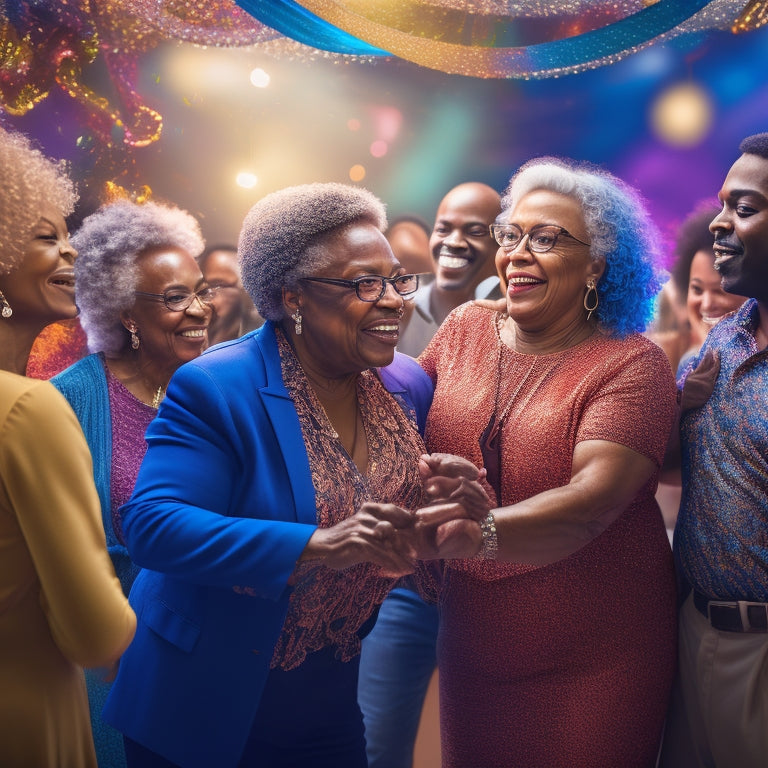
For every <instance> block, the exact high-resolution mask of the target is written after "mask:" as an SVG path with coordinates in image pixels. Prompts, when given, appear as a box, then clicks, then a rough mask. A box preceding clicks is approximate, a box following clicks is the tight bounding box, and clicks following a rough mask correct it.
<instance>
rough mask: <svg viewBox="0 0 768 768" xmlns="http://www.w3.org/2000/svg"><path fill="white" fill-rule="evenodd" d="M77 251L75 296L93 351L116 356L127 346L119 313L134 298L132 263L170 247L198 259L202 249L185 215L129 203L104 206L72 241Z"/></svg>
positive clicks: (194, 223)
mask: <svg viewBox="0 0 768 768" xmlns="http://www.w3.org/2000/svg"><path fill="white" fill-rule="evenodd" d="M72 244H73V245H74V246H75V248H77V251H78V258H77V261H75V298H76V300H77V305H78V307H79V308H80V324H81V325H82V327H83V330H84V331H85V333H86V335H87V337H88V349H89V350H90V351H91V352H105V353H107V354H118V353H119V352H121V351H122V350H123V349H124V347H125V345H126V344H127V343H128V339H129V336H128V332H127V331H126V330H125V328H124V327H123V324H122V322H121V321H120V313H121V312H123V311H124V310H127V309H130V308H131V307H132V306H133V303H134V301H135V299H136V296H135V291H136V284H137V282H138V279H139V273H138V268H137V266H136V261H137V259H138V257H139V256H141V255H142V254H143V253H145V252H146V251H148V250H150V249H151V248H157V247H174V248H181V249H183V250H185V251H187V252H188V253H189V254H190V255H192V256H194V257H197V256H198V255H199V254H200V253H201V252H202V250H203V248H204V247H205V241H204V240H203V236H202V234H201V233H200V225H199V224H198V222H197V221H196V220H195V218H194V217H193V216H192V215H191V214H189V213H187V212H186V211H183V210H181V209H180V208H176V207H174V206H168V205H163V204H160V203H143V204H141V205H139V204H137V203H132V202H130V201H128V200H120V201H118V202H115V203H110V204H108V205H103V206H102V207H101V208H99V209H98V210H97V211H96V212H95V213H92V214H91V215H90V216H87V217H86V218H85V219H84V220H83V223H82V225H81V227H80V228H79V229H78V230H77V232H76V233H75V234H74V236H73V237H72Z"/></svg>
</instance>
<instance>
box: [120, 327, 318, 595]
mask: <svg viewBox="0 0 768 768" xmlns="http://www.w3.org/2000/svg"><path fill="white" fill-rule="evenodd" d="M147 444H148V449H147V454H146V456H145V458H144V461H143V463H142V466H141V469H140V471H139V475H138V478H137V482H136V487H135V489H134V493H133V495H132V497H131V499H130V500H129V501H128V503H127V504H125V505H124V506H123V507H122V508H121V514H122V518H123V530H124V533H125V539H126V542H127V545H128V550H129V552H130V554H131V557H132V558H133V560H134V561H135V562H136V563H137V564H138V565H140V566H141V567H143V568H147V569H151V570H153V571H158V572H161V573H164V574H167V575H169V576H172V577H175V578H176V579H180V580H185V581H190V582H194V583H196V584H200V585H205V586H209V587H229V588H245V589H247V590H248V591H249V592H251V593H252V594H255V595H258V596H260V597H267V598H271V599H273V600H277V599H279V598H280V597H281V596H282V595H283V592H284V590H285V588H286V584H287V581H288V578H289V576H290V575H291V573H292V571H293V570H294V567H295V564H296V560H297V559H298V557H299V556H300V554H301V552H302V551H303V549H304V547H305V546H306V543H307V541H308V539H309V537H310V536H311V535H312V533H313V532H314V530H315V528H316V525H315V499H314V488H313V486H312V480H311V475H310V470H309V462H308V459H307V455H306V451H305V449H304V443H303V438H302V436H301V429H300V426H299V421H298V417H297V415H296V411H295V409H294V407H293V403H292V402H291V400H290V398H289V396H288V392H287V390H286V389H285V387H284V385H283V383H282V375H281V371H280V362H279V355H278V353H277V345H276V342H275V338H274V332H273V330H272V329H271V328H269V327H268V328H266V329H265V330H264V332H263V333H261V334H258V333H257V335H249V336H247V337H244V338H243V339H242V340H239V343H234V344H232V345H227V346H224V347H219V348H217V349H216V350H213V351H212V352H211V353H210V354H206V355H203V356H202V357H200V358H198V359H197V360H195V361H192V362H190V363H187V364H186V365H183V366H182V367H181V368H179V370H178V371H177V372H176V373H175V374H174V376H173V379H172V381H171V385H170V386H169V388H168V392H167V394H166V398H165V400H164V401H163V403H162V405H161V407H160V410H159V412H158V415H157V417H156V418H155V420H154V421H153V422H152V424H151V425H150V427H149V429H148V431H147Z"/></svg>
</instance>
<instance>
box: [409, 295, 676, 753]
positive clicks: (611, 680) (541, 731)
mask: <svg viewBox="0 0 768 768" xmlns="http://www.w3.org/2000/svg"><path fill="white" fill-rule="evenodd" d="M495 321H496V315H495V314H494V313H492V312H489V311H488V310H484V309H481V308H479V307H476V306H474V305H470V304H467V305H464V306H463V307H462V308H460V309H459V310H458V311H457V312H455V313H454V314H453V315H452V316H451V317H449V318H448V320H446V322H445V323H444V324H443V326H442V328H441V329H440V331H439V332H438V333H437V334H436V336H435V337H434V339H433V341H432V342H431V344H430V345H429V346H428V347H427V349H426V350H425V351H424V353H423V355H422V357H421V358H420V362H421V363H422V365H423V366H424V368H425V370H426V371H427V373H429V375H430V376H431V377H432V379H433V380H434V381H435V383H436V391H435V398H434V402H433V405H432V409H431V410H430V414H429V420H428V423H427V432H426V443H427V447H428V449H429V450H430V451H433V452H447V453H456V454H459V455H462V456H465V457H467V458H468V459H470V460H472V461H473V462H475V463H476V464H477V465H478V466H481V465H482V457H481V453H480V448H479V444H478V440H479V438H480V435H481V433H482V431H483V429H484V428H485V426H486V425H487V424H488V422H489V419H490V418H491V415H492V413H493V411H494V408H495V401H496V382H497V381H498V382H499V396H498V403H499V409H503V408H504V407H505V406H506V404H507V402H508V401H510V399H512V402H511V406H510V408H509V411H508V414H507V416H506V418H505V420H504V422H503V427H502V429H503V431H502V443H501V495H502V498H501V503H502V505H509V504H514V503H516V502H518V501H521V500H523V499H526V498H529V497H531V496H533V495H535V494H537V493H540V492H542V491H544V490H546V489H549V488H553V487H558V486H562V485H566V484H567V483H568V481H569V478H570V474H571V460H572V455H573V450H574V447H575V445H576V444H577V443H578V442H580V441H582V440H609V441H612V442H616V443H620V444H622V445H625V446H628V447H629V448H632V449H633V450H635V451H637V452H639V453H641V454H643V455H645V456H648V457H650V458H652V459H653V460H654V461H655V462H656V463H657V464H658V463H660V462H661V461H662V459H663V455H664V449H665V445H666V442H667V435H668V433H669V428H670V425H671V421H672V415H673V408H674V401H675V387H674V381H673V378H672V373H671V370H670V368H669V363H668V362H667V360H666V358H665V356H664V353H663V352H662V351H661V350H660V349H659V348H658V347H656V346H655V345H654V344H652V343H651V342H649V341H648V340H647V339H645V338H644V337H642V336H639V335H634V336H631V337H629V338H627V339H624V340H617V339H611V338H608V337H605V336H603V335H602V334H599V333H596V334H594V335H593V336H592V337H591V338H589V339H587V340H586V341H584V342H582V343H581V344H578V345H577V346H575V347H572V348H571V349H568V350H565V351H563V352H558V353H555V354H551V355H544V356H536V355H525V354H520V353H517V352H514V351H513V350H511V349H509V348H508V347H507V346H506V345H503V344H502V343H501V342H500V340H499V336H498V331H497V329H496V322H495ZM499 355H501V357H499ZM499 374H500V375H499ZM655 486H656V478H655V477H654V478H652V480H651V482H649V483H648V484H647V485H646V487H645V488H643V490H642V491H641V492H640V493H639V494H638V496H637V497H636V498H635V500H634V501H633V502H632V503H631V504H630V505H629V507H628V508H627V509H626V510H625V511H624V512H623V513H622V515H621V516H620V517H619V519H618V520H617V521H616V522H615V523H614V524H613V525H612V526H610V527H609V528H608V530H606V531H605V532H604V533H603V534H602V535H600V536H598V537H597V538H595V539H594V540H592V541H591V542H590V543H589V544H588V545H586V546H585V547H583V548H582V549H581V550H580V551H578V552H576V553H575V554H573V555H571V556H570V557H567V558H565V559H563V560H560V561H558V562H555V563H553V564H551V565H548V566H545V567H540V568H537V567H534V566H530V565H521V564H517V563H500V562H494V561H482V560H464V561H453V562H449V563H446V564H445V565H444V567H443V571H442V581H441V584H440V585H439V588H440V593H439V601H440V610H441V628H440V635H439V640H438V659H439V669H440V705H441V730H442V750H443V766H444V768H467V766H472V768H491V766H493V767H494V768H495V767H498V766H504V768H558V767H562V768H579V767H580V766H584V767H585V768H586V767H587V766H589V768H634V767H637V768H641V767H642V768H652V767H653V766H654V764H655V759H656V751H657V748H658V744H659V739H660V736H661V730H662V725H663V722H664V716H665V712H666V708H667V700H668V696H669V691H670V687H671V683H672V677H673V673H674V667H675V657H676V612H675V584H674V575H673V567H672V558H671V552H670V547H669V542H668V539H667V536H666V532H665V529H664V523H663V521H662V518H661V514H660V512H659V508H658V506H657V505H656V502H655V500H654V491H655Z"/></svg>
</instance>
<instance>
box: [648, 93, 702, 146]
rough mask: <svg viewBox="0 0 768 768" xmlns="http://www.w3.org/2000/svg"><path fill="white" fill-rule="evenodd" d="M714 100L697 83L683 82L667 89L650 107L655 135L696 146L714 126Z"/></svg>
mask: <svg viewBox="0 0 768 768" xmlns="http://www.w3.org/2000/svg"><path fill="white" fill-rule="evenodd" d="M712 113H713V110H712V102H711V101H710V98H709V96H708V94H707V93H706V92H705V91H704V90H703V89H702V88H701V87H699V86H698V85H694V84H693V83H682V84H680V85H674V86H672V87H671V88H668V89H667V90H666V91H664V92H663V93H662V94H661V95H660V96H659V97H658V98H657V99H656V103H655V104H654V105H653V107H652V110H651V125H652V126H653V130H654V132H655V133H656V135H657V136H658V137H659V138H660V139H661V140H662V141H665V142H667V143H668V144H673V145H674V146H678V147H691V146H695V145H696V144H698V143H699V142H701V140H702V139H703V138H704V137H705V136H706V134H707V132H708V131H709V128H710V126H711V125H712Z"/></svg>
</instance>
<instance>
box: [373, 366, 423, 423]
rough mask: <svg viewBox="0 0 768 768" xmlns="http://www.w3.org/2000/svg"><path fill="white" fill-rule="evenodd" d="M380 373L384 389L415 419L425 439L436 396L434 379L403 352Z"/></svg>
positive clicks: (379, 370)
mask: <svg viewBox="0 0 768 768" xmlns="http://www.w3.org/2000/svg"><path fill="white" fill-rule="evenodd" d="M378 372H379V376H380V377H381V381H382V383H383V384H384V387H385V388H386V389H387V390H388V391H389V392H390V393H391V394H392V395H393V397H394V398H395V399H396V400H397V401H398V403H400V406H401V407H402V408H403V410H404V411H405V412H406V414H407V415H408V416H410V417H411V418H414V419H415V421H416V424H417V426H418V428H419V433H420V434H421V436H422V437H423V436H424V429H425V427H426V425H427V414H428V413H429V407H430V406H431V405H432V396H433V394H434V385H433V383H432V379H430V378H429V376H428V375H427V373H426V372H425V371H424V369H423V368H422V367H421V366H420V365H419V364H418V362H416V360H415V359H414V358H412V357H411V356H410V355H405V354H403V353H402V352H395V357H394V359H393V360H392V362H391V363H390V364H389V365H387V366H385V367H384V368H379V369H378Z"/></svg>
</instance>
